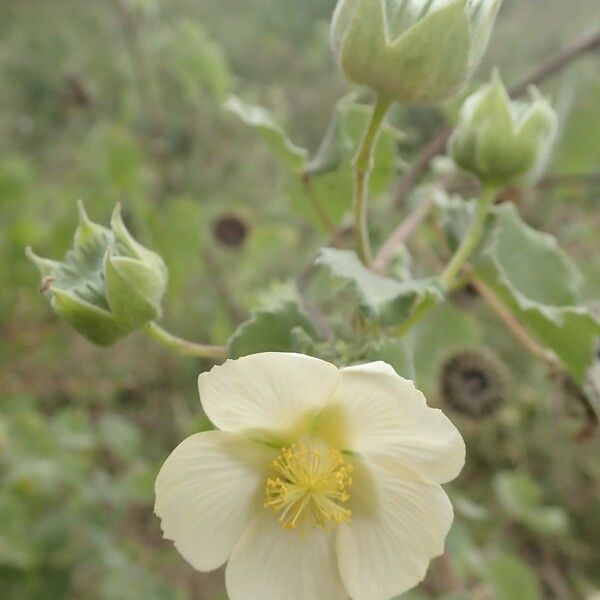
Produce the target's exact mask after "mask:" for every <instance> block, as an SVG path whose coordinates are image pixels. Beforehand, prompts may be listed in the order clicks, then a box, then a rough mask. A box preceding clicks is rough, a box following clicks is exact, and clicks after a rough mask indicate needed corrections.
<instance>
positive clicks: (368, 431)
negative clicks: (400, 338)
mask: <svg viewBox="0 0 600 600" xmlns="http://www.w3.org/2000/svg"><path fill="white" fill-rule="evenodd" d="M332 406H337V407H339V408H340V412H341V413H342V415H343V421H344V427H345V428H346V430H347V436H348V440H349V442H348V443H350V444H351V447H350V448H348V449H350V450H353V451H355V452H357V453H358V454H361V455H364V456H369V457H379V458H389V459H392V460H394V461H397V462H400V463H402V465H403V466H404V467H405V468H407V469H410V470H411V471H413V472H414V476H415V477H416V478H419V479H422V480H424V481H429V482H433V483H445V482H447V481H450V480H451V479H454V478H455V477H456V476H457V475H458V474H459V473H460V471H461V469H462V467H463V465H464V463H465V444H464V441H463V439H462V436H461V435H460V433H459V431H458V430H457V429H456V427H455V426H454V425H453V424H452V423H451V421H450V419H448V417H446V415H444V413H443V412H442V411H441V410H438V409H433V408H430V407H429V406H427V404H426V402H425V397H424V396H423V394H422V393H421V392H420V391H419V390H417V389H416V388H415V386H414V384H413V382H412V381H409V380H408V379H404V378H403V377H400V376H399V375H398V374H396V372H395V371H394V370H393V369H392V367H390V366H389V365H388V364H386V363H383V362H377V363H370V364H367V365H361V366H357V367H348V368H346V369H342V370H341V382H340V385H339V387H338V389H337V391H336V393H335V398H334V402H333V404H332Z"/></svg>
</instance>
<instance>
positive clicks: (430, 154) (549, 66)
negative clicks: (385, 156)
mask: <svg viewBox="0 0 600 600" xmlns="http://www.w3.org/2000/svg"><path fill="white" fill-rule="evenodd" d="M599 48H600V31H596V32H595V33H593V34H592V35H590V36H589V37H587V38H583V39H582V40H580V41H578V42H576V43H574V44H573V45H572V46H569V47H567V48H565V49H563V50H562V51H561V52H559V53H558V54H556V55H555V56H553V57H552V58H550V59H549V60H548V61H547V62H545V63H544V64H542V65H541V66H540V67H538V68H537V69H536V70H535V71H533V73H531V74H530V75H529V76H528V77H526V78H525V79H523V80H522V81H520V82H518V83H517V84H515V85H514V86H513V87H512V88H510V90H509V93H510V95H511V97H513V98H516V97H518V96H521V95H522V94H523V93H525V92H526V91H527V88H528V87H529V86H530V85H535V84H538V83H541V82H542V81H544V80H546V79H548V78H550V77H552V76H553V75H555V74H556V73H558V72H559V71H560V70H561V69H563V68H564V67H566V66H567V65H569V64H570V63H572V62H573V61H574V60H576V59H578V58H579V57H580V56H583V55H584V54H586V53H588V52H594V51H596V50H598V49H599ZM451 133H452V129H451V128H447V129H445V130H444V131H442V132H441V133H440V134H439V135H438V136H437V137H436V138H435V139H433V140H432V141H431V142H429V144H428V145H427V146H426V147H425V149H424V150H423V152H422V153H421V155H420V156H419V158H418V159H417V161H416V162H415V163H414V164H413V165H412V167H410V169H408V170H407V171H406V173H405V174H404V177H403V178H402V179H401V181H400V183H399V184H398V187H397V189H396V192H395V194H394V197H395V199H394V203H395V204H396V205H397V206H399V205H401V204H402V202H403V201H404V198H405V197H406V196H407V194H408V193H409V192H410V190H412V188H413V187H414V186H415V185H416V183H417V181H419V179H420V177H421V175H422V174H423V173H424V172H425V171H427V169H428V168H429V164H430V163H431V161H432V160H433V159H434V158H435V157H436V156H438V155H439V154H441V153H442V152H443V151H444V149H445V148H446V144H447V142H448V139H449V138H450V135H451Z"/></svg>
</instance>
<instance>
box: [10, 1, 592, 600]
mask: <svg viewBox="0 0 600 600" xmlns="http://www.w3.org/2000/svg"><path fill="white" fill-rule="evenodd" d="M333 6H334V0H303V1H302V2H290V1H289V0H201V1H198V0H165V1H159V0H95V1H94V0H18V1H17V2H12V1H10V0H0V236H1V237H0V274H1V279H0V281H1V285H0V597H1V598H2V599H6V600H12V599H19V600H22V599H30V598H31V599H41V598H43V599H48V600H51V599H55V598H56V599H62V598H82V599H88V598H89V599H102V600H109V599H110V600H113V599H115V600H116V599H123V598H127V599H128V600H137V599H138V598H139V599H140V600H141V599H144V600H151V599H161V600H162V599H171V598H173V599H175V598H182V599H187V598H189V599H199V600H222V599H224V598H226V596H225V592H224V589H223V584H222V574H221V573H215V574H209V575H203V574H199V573H195V572H194V571H193V570H192V569H191V568H190V567H188V566H187V564H186V563H184V561H183V560H182V559H181V558H180V557H179V556H178V554H177V553H176V551H175V550H174V549H173V547H172V545H171V544H170V543H167V542H164V541H163V540H162V539H161V534H160V529H159V524H158V520H157V519H156V518H155V517H154V516H153V514H152V503H153V482H154V477H155V475H156V473H157V470H158V468H159V466H160V464H162V461H163V460H164V459H165V457H166V456H167V455H168V453H169V452H170V451H171V450H172V449H173V448H174V447H175V445H176V444H177V443H178V442H179V441H180V440H181V439H182V438H183V437H185V436H187V435H189V434H190V433H192V432H194V431H199V430H202V429H204V428H207V427H209V424H208V423H207V422H206V419H205V417H204V416H203V415H202V414H201V409H200V405H199V402H198V398H197V391H196V383H195V382H196V376H197V373H198V372H199V370H200V369H205V368H207V367H209V366H210V365H208V364H206V363H200V362H197V361H194V360H189V359H185V358H180V357H177V356H172V355H169V354H167V353H166V352H165V351H164V350H162V349H161V348H159V347H156V346H154V345H153V344H151V343H148V342H147V340H145V339H144V338H143V337H142V336H141V335H140V334H134V335H131V336H129V337H128V338H127V339H125V340H124V341H122V342H120V343H119V344H118V345H116V346H115V347H114V348H111V349H108V350H106V349H104V350H103V349H98V348H95V347H93V346H91V345H89V344H88V343H87V342H85V341H84V340H83V339H81V338H79V337H78V336H77V335H76V334H75V333H74V332H73V331H71V330H70V329H68V328H67V326H66V325H65V324H63V323H62V322H60V321H59V320H58V319H57V318H56V317H55V315H54V314H53V313H52V312H51V311H50V309H49V307H48V305H47V302H45V301H44V299H43V298H42V297H41V296H40V294H39V293H38V288H39V280H38V275H37V273H36V271H35V269H34V268H33V267H32V265H30V264H29V263H28V262H27V261H26V259H25V257H24V248H25V247H26V246H27V245H31V246H33V247H34V248H35V249H36V251H38V252H39V253H40V254H41V255H44V256H51V257H57V258H58V257H60V256H62V255H63V253H64V252H65V251H66V250H67V249H68V248H69V245H70V242H71V238H72V232H73V230H74V227H75V224H76V211H75V202H76V200H77V199H79V198H81V199H83V200H84V201H85V203H86V206H87V208H88V212H89V213H90V216H91V217H92V218H93V219H95V220H97V221H100V222H106V221H107V219H108V216H109V214H110V211H111V210H112V208H113V206H114V204H115V202H117V201H120V202H122V203H123V206H124V213H125V218H126V220H127V222H128V224H129V225H130V227H131V229H132V230H133V231H134V232H135V234H136V235H137V236H138V238H139V239H140V240H142V241H143V242H144V243H145V244H146V245H148V246H149V247H152V248H154V249H156V250H158V251H159V252H160V253H161V254H162V255H163V257H164V258H165V261H166V262H167V264H168V266H169V269H170V274H171V281H170V288H169V292H168V297H167V299H166V303H165V306H166V311H165V312H166V315H165V322H166V323H167V325H168V326H169V328H170V329H171V330H173V331H175V332H180V333H183V334H186V335H188V336H189V337H191V338H193V339H196V340H199V341H207V342H212V343H219V344H222V343H225V342H226V341H227V339H228V337H229V335H230V334H231V332H232V330H233V328H234V327H235V326H236V325H237V324H238V323H239V322H240V321H241V320H243V319H244V318H245V316H246V315H247V314H248V313H249V311H250V310H252V309H253V308H256V307H257V306H260V305H264V304H265V303H267V304H268V303H269V302H270V301H271V300H272V299H273V298H277V297H280V296H282V295H285V294H286V293H288V292H287V290H288V289H289V284H290V282H293V281H294V280H295V278H296V276H297V275H299V274H300V273H301V272H302V271H303V269H304V268H305V267H306V265H307V264H308V263H309V262H310V260H311V257H312V256H313V255H314V252H315V251H316V250H317V249H318V248H319V246H320V245H322V244H323V243H325V241H326V238H325V236H324V234H323V233H322V232H320V231H318V230H317V229H315V228H314V227H313V226H312V224H311V222H310V221H309V220H306V219H305V218H304V214H305V213H306V211H302V210H300V211H298V209H297V206H295V205H294V203H291V202H290V199H289V197H288V195H289V194H288V186H287V185H286V176H285V174H284V173H283V171H282V169H280V168H279V166H278V165H277V164H276V163H275V162H274V161H273V159H272V157H271V155H270V154H269V152H268V150H267V149H266V148H265V147H264V146H263V144H262V143H261V141H260V139H258V137H257V135H256V133H255V132H253V131H252V130H250V129H248V128H247V127H245V126H244V125H243V124H242V123H240V122H239V121H238V120H236V118H235V117H234V116H233V115H232V114H231V113H228V112H226V111H224V110H223V109H222V102H223V100H224V99H225V97H226V96H227V95H228V94H229V93H231V92H235V93H236V94H238V95H240V96H241V97H243V98H244V99H245V100H247V101H250V102H256V103H259V104H262V105H264V106H267V107H268V108H269V109H270V110H271V111H272V113H273V114H274V115H275V117H276V119H277V120H278V122H280V123H283V124H285V127H286V129H287V130H288V132H289V133H290V136H291V137H292V139H293V140H294V141H295V142H297V143H298V144H300V145H302V146H305V147H307V148H310V149H311V150H314V149H315V148H316V147H317V146H318V144H319V142H320V139H321V137H322V135H323V132H324V130H325V128H326V127H327V124H328V122H329V119H330V117H331V113H332V110H333V107H334V105H335V102H336V101H337V100H338V99H339V98H340V97H341V96H342V95H344V94H345V93H347V92H348V91H349V89H350V88H349V86H348V85H347V84H346V83H345V82H344V81H343V79H342V78H341V76H340V75H339V73H338V72H337V70H336V67H335V64H334V62H333V59H332V57H331V54H330V51H329V46H328V39H327V34H328V31H327V28H328V19H329V16H330V14H331V12H332V10H333ZM594 24H595V26H596V27H597V26H598V1H597V0H571V1H569V2H565V1H564V0H544V2H540V0H506V1H505V3H504V7H503V9H502V12H501V16H500V19H499V22H498V26H497V28H496V31H495V34H494V37H493V39H492V43H491V46H490V49H489V51H488V53H487V55H486V60H485V63H484V65H483V66H482V67H481V68H480V70H479V72H478V74H477V79H478V81H483V80H485V79H487V77H488V75H489V71H490V67H491V66H492V65H495V64H497V65H499V66H500V67H501V70H502V74H503V76H504V79H505V80H506V81H507V82H508V83H511V82H515V81H518V80H519V79H520V78H522V77H523V76H525V75H527V74H528V73H530V72H531V71H532V70H533V69H534V68H535V66H536V65H537V64H538V63H540V62H541V61H544V60H545V59H547V57H548V56H550V55H551V54H553V53H555V52H557V51H558V50H559V49H560V48H562V47H564V46H565V45H567V44H569V43H571V42H572V41H574V40H576V39H578V38H579V37H581V36H582V35H585V33H586V31H587V32H589V31H590V28H592V29H593V27H594ZM542 87H543V90H544V91H545V92H547V93H548V94H551V95H552V97H553V99H554V103H555V105H556V106H557V108H558V110H559V112H560V114H561V117H562V120H563V121H562V122H563V131H562V134H561V138H560V141H559V144H558V146H557V148H556V151H555V153H554V159H553V164H552V170H551V176H552V178H553V184H552V185H547V186H543V187H542V188H540V189H537V190H535V191H527V192H521V193H519V194H516V196H518V197H516V198H515V200H518V203H519V207H520V210H521V213H522V214H523V216H524V218H525V220H526V221H528V222H529V223H530V224H532V225H534V226H535V227H537V228H539V229H541V230H544V231H548V232H550V233H552V234H553V235H555V236H556V237H557V238H558V239H559V241H560V242H561V244H562V245H563V247H564V248H565V249H566V250H567V252H568V253H569V254H570V255H571V256H572V257H573V258H574V260H575V261H576V262H577V264H578V265H579V266H580V268H581V269H582V270H583V272H584V274H585V276H586V279H585V297H586V298H587V299H588V300H589V301H593V300H594V299H598V298H600V242H599V236H598V231H600V203H599V202H598V201H599V199H600V193H599V184H598V182H599V180H598V175H599V174H600V143H599V140H600V112H599V111H600V72H599V68H598V55H596V56H595V57H592V56H587V57H585V58H582V59H581V60H579V61H577V62H576V63H574V64H573V65H572V66H570V67H569V68H568V69H566V70H565V71H563V72H561V73H560V74H559V75H557V76H556V77H554V78H552V79H551V80H548V82H547V83H545V84H544V85H543V86H542ZM455 110H456V104H454V105H453V104H452V103H451V104H450V106H448V107H446V108H445V109H433V108H431V109H430V108H422V109H418V110H417V109H414V110H410V111H406V110H402V109H396V111H395V112H394V113H393V114H392V119H393V120H394V121H395V123H396V124H397V125H398V126H399V127H400V128H401V129H403V131H404V132H405V133H406V138H405V139H404V140H403V141H402V143H401V144H400V145H399V147H398V151H399V155H400V156H402V158H403V159H404V160H407V161H410V160H411V159H412V158H413V157H414V156H416V155H417V153H418V150H419V149H420V148H421V147H422V145H423V143H424V142H425V141H426V140H427V139H429V138H430V137H431V136H432V135H434V134H435V133H436V132H437V131H438V129H440V127H442V126H443V123H444V120H445V119H446V118H447V116H448V115H452V114H454V112H455ZM399 165H400V163H399ZM401 170H402V167H401V166H399V167H398V176H400V175H401ZM405 211H406V207H400V208H394V207H393V205H392V203H391V201H390V199H389V197H388V198H387V201H386V198H385V197H384V198H382V199H381V200H378V202H377V203H376V204H375V206H374V223H375V237H376V239H379V240H381V239H383V237H384V235H385V234H387V233H388V232H389V228H390V223H393V224H396V223H398V222H399V221H400V220H401V219H402V216H403V215H404V214H405ZM224 217H229V218H230V220H229V221H226V223H227V222H229V223H231V222H232V220H233V223H234V226H233V229H234V234H233V238H232V236H231V235H227V234H224V233H223V227H225V230H226V232H229V233H230V234H231V226H230V227H229V229H228V228H227V226H226V225H225V226H224V225H223V218H224ZM217 222H220V223H221V227H220V228H219V227H216V226H215V224H216V223H217ZM238 230H241V231H243V232H245V236H241V237H240V236H239V235H236V234H235V232H238ZM433 235H434V232H433V230H432V229H429V230H425V231H424V233H423V234H422V235H421V236H420V237H418V238H417V239H416V240H415V242H414V248H413V251H414V253H415V254H417V255H418V254H419V249H420V247H421V245H422V243H424V241H427V239H428V237H431V236H433ZM423 268H424V269H425V268H427V263H426V262H425V263H424V266H423ZM481 304H482V303H481V302H480V301H478V300H477V298H474V299H467V300H465V298H462V299H457V300H456V302H454V303H452V304H449V305H448V306H447V307H445V308H441V309H437V310H436V311H435V312H434V313H432V315H431V317H430V319H429V320H428V321H427V322H426V324H425V325H424V326H423V327H422V328H421V329H420V330H419V332H418V336H417V338H416V341H415V343H416V356H417V372H418V374H419V385H420V386H421V387H422V388H424V390H425V391H426V392H427V393H428V395H429V397H430V398H431V402H432V403H434V404H436V403H438V402H439V392H438V389H437V384H436V380H437V374H438V371H439V367H440V363H441V361H443V359H444V358H445V357H446V356H448V355H449V353H451V352H452V351H453V350H456V349H459V348H462V347H465V346H472V345H474V344H475V345H479V346H481V345H483V346H489V347H492V348H493V349H494V351H495V352H496V353H497V354H498V355H499V356H500V357H501V359H502V360H503V361H504V362H505V363H506V365H507V367H508V371H509V373H510V375H509V389H508V398H507V401H506V402H505V403H504V405H503V406H502V408H501V410H500V411H499V412H497V413H496V414H495V415H494V416H493V417H491V418H489V419H486V420H477V419H472V418H471V419H469V418H467V417H464V416H461V415H459V414H457V413H450V414H451V417H452V418H453V420H454V421H455V422H456V423H457V425H458V427H459V428H460V429H461V431H462V433H463V435H464V436H465V438H466V441H467V448H468V457H467V466H466V468H465V471H464V472H463V475H462V476H461V477H460V479H459V480H458V481H457V482H455V483H454V484H452V486H450V488H449V493H450V495H451V496H452V498H453V500H454V502H455V506H456V513H457V519H456V523H455V526H454V527H453V530H452V532H451V535H450V538H449V542H448V547H449V553H448V555H447V556H446V558H444V559H440V560H438V561H436V562H434V563H433V566H432V568H431V569H430V575H429V576H428V578H427V580H426V582H425V583H424V584H423V585H422V586H421V587H420V588H419V589H418V590H417V591H415V592H412V593H410V594H407V595H406V598H407V599H408V598H412V599H413V600H417V599H419V600H422V599H427V598H454V599H455V600H457V599H459V598H481V599H486V598H490V599H499V600H503V599H506V600H529V599H532V600H535V599H537V598H559V599H572V598H591V597H592V596H593V594H594V592H595V593H600V591H598V590H600V547H599V545H598V540H600V460H599V457H600V442H599V440H598V435H597V434H596V435H595V436H592V437H591V439H588V438H589V436H587V437H586V436H582V435H581V431H582V428H585V427H586V414H585V412H584V411H583V410H582V409H580V405H579V404H578V403H577V401H574V400H573V398H572V397H569V394H568V391H565V389H564V386H561V385H560V382H557V381H555V380H553V379H552V378H551V377H549V376H548V372H547V370H546V368H545V367H544V365H543V364H539V363H537V362H536V361H535V360H534V359H532V358H531V357H530V356H529V355H528V354H527V353H526V352H525V351H524V350H522V348H521V347H520V346H518V345H517V344H516V343H515V341H514V340H513V338H512V337H510V335H509V334H508V333H507V332H506V331H505V330H504V328H503V327H502V325H500V324H499V323H498V322H497V321H496V320H495V317H494V316H493V315H491V314H490V313H489V311H487V310H486V307H485V306H482V305H481ZM599 360H600V358H599ZM584 438H585V439H584Z"/></svg>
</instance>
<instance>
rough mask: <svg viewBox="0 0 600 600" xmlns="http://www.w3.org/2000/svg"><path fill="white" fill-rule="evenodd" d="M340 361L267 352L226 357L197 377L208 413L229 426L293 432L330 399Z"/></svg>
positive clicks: (222, 426)
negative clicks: (219, 363)
mask: <svg viewBox="0 0 600 600" xmlns="http://www.w3.org/2000/svg"><path fill="white" fill-rule="evenodd" d="M339 377H340V376H339V371H338V369H337V367H336V366H334V365H332V364H330V363H328V362H325V361H323V360H319V359H317V358H313V357H311V356H304V355H303V354H292V353H284V352H264V353H261V354H252V355H249V356H244V357H243V358H239V359H237V360H228V361H227V362H225V363H224V364H223V365H221V366H217V367H214V368H213V369H212V370H211V371H209V372H208V373H202V374H201V375H200V377H199V378H198V388H199V391H200V400H201V402H202V406H203V407H204V411H205V412H206V415H207V416H208V418H209V419H210V420H211V421H212V422H213V423H214V424H215V425H216V426H217V427H218V428H219V429H223V430H225V431H232V432H238V431H246V432H248V431H251V430H258V431H267V432H280V433H281V432H289V431H290V430H292V429H293V428H295V427H298V426H299V425H300V422H301V421H302V419H304V418H306V417H307V416H309V415H311V413H312V414H315V413H316V412H318V410H320V409H321V408H322V407H323V406H325V404H327V402H329V400H330V399H331V397H332V395H333V392H334V391H335V389H336V387H337V385H338V382H339Z"/></svg>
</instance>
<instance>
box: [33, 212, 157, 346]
mask: <svg viewBox="0 0 600 600" xmlns="http://www.w3.org/2000/svg"><path fill="white" fill-rule="evenodd" d="M78 208H79V226H78V227H77V230H76V232H75V238H74V244H73V248H72V249H71V250H69V252H67V254H66V256H65V258H64V260H63V261H53V260H48V259H46V258H41V257H39V256H37V255H36V254H35V253H34V252H33V251H32V250H31V248H28V249H27V256H28V258H29V259H30V260H31V261H32V262H33V263H34V264H35V265H36V266H37V268H38V270H39V271H40V274H41V276H42V291H43V292H44V293H46V294H47V295H48V296H49V298H50V303H51V305H52V308H53V309H54V310H55V311H56V312H57V313H58V314H59V315H60V316H61V317H62V318H63V319H65V321H67V322H68V323H69V324H70V325H71V326H72V327H74V328H75V329H76V330H77V331H78V332H79V333H80V334H81V335H83V336H84V337H85V338H87V339H88V340H90V341H91V342H94V343H95V344H98V345H102V346H105V345H110V344H113V343H114V342H116V341H117V340H118V339H119V338H121V337H123V336H125V335H127V334H128V333H131V332H132V331H135V330H136V329H139V328H140V327H142V326H143V325H145V324H146V323H147V322H148V321H152V320H154V319H157V318H159V317H160V314H161V308H160V304H161V300H162V297H163V294H164V292H165V289H166V286H167V280H168V273H167V268H166V266H165V264H164V262H163V260H162V258H161V257H160V256H159V255H158V254H155V253H154V252H151V251H150V250H148V249H147V248H145V247H144V246H142V245H141V244H139V243H138V242H137V241H136V240H135V239H134V238H133V237H132V236H131V234H130V233H129V231H128V230H127V228H126V227H125V224H124V223H123V220H122V218H121V213H120V210H119V206H118V205H117V207H116V208H115V210H114V212H113V215H112V219H111V224H110V229H108V228H106V227H103V226H101V225H98V224H96V223H93V222H92V221H90V219H89V217H88V216H87V213H86V212H85V209H84V207H83V204H82V203H81V202H80V203H79V204H78Z"/></svg>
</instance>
